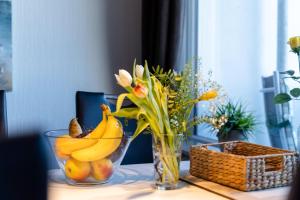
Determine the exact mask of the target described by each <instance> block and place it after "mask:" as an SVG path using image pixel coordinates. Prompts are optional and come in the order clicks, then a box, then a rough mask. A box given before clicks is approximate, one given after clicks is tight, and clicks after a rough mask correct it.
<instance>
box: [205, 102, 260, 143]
mask: <svg viewBox="0 0 300 200" xmlns="http://www.w3.org/2000/svg"><path fill="white" fill-rule="evenodd" d="M205 121H206V122H207V123H208V124H209V125H211V126H212V129H213V131H214V132H215V133H216V134H217V137H218V140H219V142H224V141H232V140H248V138H249V135H252V134H253V131H254V129H255V126H256V124H257V122H256V119H255V117H254V115H253V114H252V113H250V112H247V111H246V108H245V107H244V106H243V105H242V104H241V103H233V102H232V101H229V102H228V103H227V104H224V105H220V106H219V107H218V108H217V111H216V114H215V115H214V116H213V117H209V118H206V120H205Z"/></svg>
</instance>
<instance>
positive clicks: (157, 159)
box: [152, 134, 183, 190]
mask: <svg viewBox="0 0 300 200" xmlns="http://www.w3.org/2000/svg"><path fill="white" fill-rule="evenodd" d="M153 135H154V136H153V143H152V146H153V156H154V161H153V163H154V179H155V187H156V188H157V189H160V190H172V189H176V188H177V185H178V181H179V174H180V161H181V151H182V141H183V135H182V134H179V135H160V136H157V135H156V134H153Z"/></svg>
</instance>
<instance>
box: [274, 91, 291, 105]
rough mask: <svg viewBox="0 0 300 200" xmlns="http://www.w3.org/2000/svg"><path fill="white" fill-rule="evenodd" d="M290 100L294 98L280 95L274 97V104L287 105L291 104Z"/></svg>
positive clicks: (283, 94)
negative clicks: (287, 103)
mask: <svg viewBox="0 0 300 200" xmlns="http://www.w3.org/2000/svg"><path fill="white" fill-rule="evenodd" d="M290 100H292V98H291V97H290V95H288V94H287V93H279V94H277V95H276V96H275V97H274V102H275V103H276V104H282V103H286V102H289V101H290Z"/></svg>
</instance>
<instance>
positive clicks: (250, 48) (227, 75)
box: [197, 0, 300, 145]
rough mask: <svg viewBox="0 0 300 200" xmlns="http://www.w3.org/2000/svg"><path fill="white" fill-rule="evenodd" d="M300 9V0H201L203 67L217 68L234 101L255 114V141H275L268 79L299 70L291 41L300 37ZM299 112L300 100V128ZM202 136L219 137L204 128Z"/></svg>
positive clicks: (217, 75)
mask: <svg viewBox="0 0 300 200" xmlns="http://www.w3.org/2000/svg"><path fill="white" fill-rule="evenodd" d="M299 8H300V2H299V1H298V0H291V1H290V0H289V1H287V0H278V1H253V0H243V1H240V0H226V1H222V0H199V1H198V16H197V19H198V45H197V46H198V50H197V51H198V56H199V57H201V58H202V64H203V66H205V67H206V68H210V69H212V70H213V73H214V77H215V79H216V80H218V81H219V82H220V83H221V84H222V85H223V87H224V88H225V90H226V91H227V92H228V94H229V97H230V98H232V99H234V100H239V101H241V102H243V103H244V104H246V105H247V107H248V110H250V111H253V112H254V113H255V115H256V116H257V119H258V121H259V122H260V124H259V125H258V126H257V130H256V133H255V137H254V138H251V141H253V142H256V143H260V144H265V145H271V142H272V140H270V138H269V133H268V127H267V126H266V121H267V119H266V115H267V113H266V108H265V107H266V105H265V99H264V95H263V93H262V91H263V90H262V86H263V85H262V80H263V77H269V76H272V75H273V73H274V71H283V70H284V69H285V68H287V69H289V68H292V69H294V70H298V60H297V57H296V56H295V55H294V54H292V53H289V46H288V45H287V44H286V42H287V41H288V38H289V37H291V36H296V35H300V21H299V20H298V19H300V13H299V12H298V9H299ZM290 66H291V67H290ZM267 103H268V104H273V102H270V101H269V102H267ZM295 104H297V105H295ZM298 104H299V105H298ZM296 109H297V110H300V102H299V101H297V102H292V103H291V109H290V111H291V112H290V113H289V119H291V122H292V124H293V127H296V126H299V124H300V123H299V122H300V114H299V115H298V116H297V115H296V114H297V113H296V112H293V111H295V110H296ZM296 122H298V124H297V123H296ZM293 130H294V131H293V133H294V135H295V128H294V129H293ZM197 134H198V135H199V136H203V137H209V138H211V139H216V138H215V136H214V135H212V134H209V133H208V132H207V131H203V127H201V126H200V127H198V129H197Z"/></svg>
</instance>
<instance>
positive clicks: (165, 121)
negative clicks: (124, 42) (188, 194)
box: [112, 62, 220, 189]
mask: <svg viewBox="0 0 300 200" xmlns="http://www.w3.org/2000/svg"><path fill="white" fill-rule="evenodd" d="M153 71H154V72H153V73H150V71H149V68H148V65H147V62H145V65H144V67H143V66H141V65H135V63H134V65H133V74H132V76H131V75H130V73H129V72H127V71H126V70H123V69H121V70H119V74H118V75H115V77H116V80H117V82H118V84H119V85H121V86H122V87H123V88H124V89H125V90H126V91H127V92H126V93H123V94H120V95H119V97H118V100H117V104H116V112H114V113H112V114H113V115H114V116H118V117H125V118H134V119H136V120H137V128H136V130H135V132H134V134H133V138H135V137H137V136H138V135H139V134H140V133H141V132H143V131H144V130H145V129H149V130H150V132H151V133H152V136H153V154H154V167H155V179H156V187H157V188H159V189H174V188H176V187H177V182H178V180H179V164H180V156H181V144H182V139H183V137H184V136H185V135H186V133H187V132H188V129H189V128H190V125H191V124H193V123H192V122H193V119H191V118H190V115H191V113H192V109H193V107H194V105H195V104H196V103H197V102H199V101H208V100H211V99H214V98H216V97H217V96H218V91H219V89H220V87H219V85H218V84H216V83H215V82H212V81H210V82H208V83H206V85H205V87H203V88H202V91H201V92H199V90H198V88H199V87H198V83H199V78H198V74H194V73H193V66H192V63H189V64H187V65H186V66H185V68H184V70H183V71H182V72H181V73H176V72H175V71H171V70H170V71H168V72H164V70H163V68H160V67H158V68H156V69H153ZM204 88H206V89H204ZM199 93H200V94H199ZM125 98H128V99H129V100H130V101H131V102H132V103H134V104H135V105H136V107H134V108H121V107H122V104H123V101H124V99H125ZM193 125H194V124H193Z"/></svg>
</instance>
